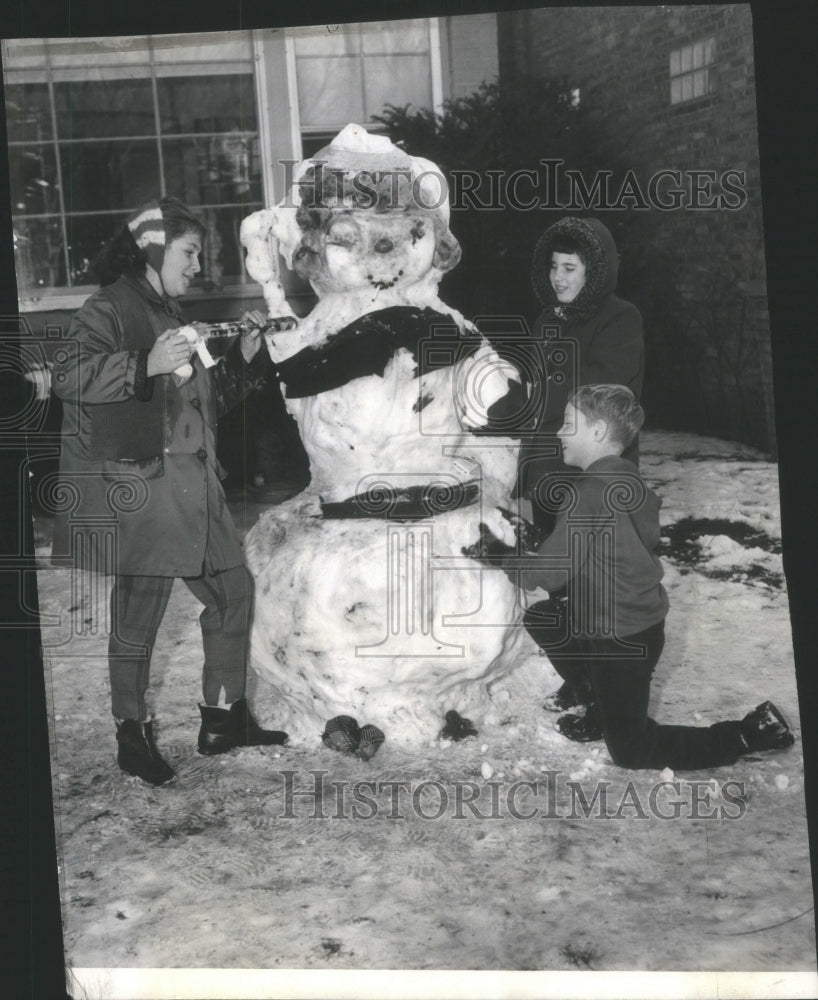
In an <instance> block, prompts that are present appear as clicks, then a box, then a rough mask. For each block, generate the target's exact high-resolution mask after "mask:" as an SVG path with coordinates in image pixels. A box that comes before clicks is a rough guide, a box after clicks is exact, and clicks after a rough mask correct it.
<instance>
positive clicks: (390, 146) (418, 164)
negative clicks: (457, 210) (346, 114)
mask: <svg viewBox="0 0 818 1000" xmlns="http://www.w3.org/2000/svg"><path fill="white" fill-rule="evenodd" d="M316 164H320V165H321V167H322V169H324V170H326V171H328V172H329V173H331V174H336V175H337V174H343V175H344V176H345V177H348V178H353V177H354V176H355V175H356V174H370V175H381V176H388V175H390V174H402V175H404V176H405V177H406V182H405V183H402V184H396V185H394V186H393V187H391V190H392V191H393V192H394V194H396V195H397V203H396V204H395V205H394V206H391V207H394V208H395V209H398V210H399V209H401V208H421V209H425V210H428V211H432V212H434V213H435V214H436V215H438V216H439V217H440V218H441V220H442V221H443V222H444V223H445V224H446V225H447V226H448V223H449V193H448V184H447V183H446V178H445V177H444V176H443V172H442V171H441V170H440V168H439V167H438V166H437V164H435V163H433V162H432V161H431V160H427V159H425V158H424V157H422V156H410V155H409V154H408V153H407V152H406V150H404V149H401V148H400V147H399V146H396V145H395V144H394V143H393V142H392V140H391V139H390V138H389V137H388V136H386V135H373V134H371V133H370V132H367V130H366V129H365V128H364V127H363V126H362V125H355V124H350V125H346V126H345V127H344V128H342V129H341V131H340V132H339V133H338V135H336V136H335V138H334V139H333V140H332V141H331V142H330V143H329V144H328V145H326V146H324V147H323V148H322V149H320V150H319V151H318V152H317V153H316V154H315V155H314V156H312V157H310V159H308V160H305V161H304V162H303V163H302V164H300V165H299V171H298V176H299V177H300V176H302V175H303V174H304V173H305V172H306V171H307V170H308V169H309V168H310V166H314V165H316ZM297 179H298V177H297V178H296V180H297Z"/></svg>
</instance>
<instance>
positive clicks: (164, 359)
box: [148, 330, 193, 378]
mask: <svg viewBox="0 0 818 1000" xmlns="http://www.w3.org/2000/svg"><path fill="white" fill-rule="evenodd" d="M192 353H193V345H192V344H191V343H190V341H189V340H188V339H187V337H186V336H185V335H184V334H183V333H179V332H178V331H176V330H165V332H164V333H160V334H159V336H158V337H157V338H156V342H155V343H154V345H153V347H152V348H151V350H150V354H148V378H150V377H151V376H152V375H169V374H170V373H171V372H175V371H176V369H177V368H179V367H180V366H181V365H183V364H184V363H185V362H186V361H189V360H190V355H191V354H192Z"/></svg>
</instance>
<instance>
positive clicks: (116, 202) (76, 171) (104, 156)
mask: <svg viewBox="0 0 818 1000" xmlns="http://www.w3.org/2000/svg"><path fill="white" fill-rule="evenodd" d="M60 162H61V164H62V171H63V184H64V185H65V208H66V211H68V212H82V211H92V212H93V211H101V210H106V209H110V210H113V211H121V210H123V209H132V208H138V207H139V205H141V204H142V203H143V202H146V201H149V200H150V199H151V198H156V197H158V195H159V154H158V151H157V148H156V141H155V140H152V139H143V140H136V139H128V140H124V141H119V142H113V141H109V142H94V143H77V144H72V145H69V146H61V147H60Z"/></svg>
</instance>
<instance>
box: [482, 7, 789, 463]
mask: <svg viewBox="0 0 818 1000" xmlns="http://www.w3.org/2000/svg"><path fill="white" fill-rule="evenodd" d="M710 37H712V38H715V43H716V65H715V70H714V72H715V78H716V84H715V91H714V92H713V93H711V94H710V95H708V96H705V97H701V98H698V99H696V100H693V101H689V102H684V103H680V104H676V105H671V103H670V53H671V51H672V50H674V49H678V48H680V47H682V46H685V45H690V44H692V43H694V42H696V41H699V40H702V39H705V38H710ZM498 47H499V57H500V79H501V81H503V80H510V79H512V78H513V77H514V76H515V75H520V74H532V75H540V76H557V77H565V78H566V79H567V80H568V81H569V82H570V85H571V86H572V87H577V88H579V90H580V101H581V107H582V110H583V112H584V113H586V114H588V115H590V116H591V117H592V118H593V120H594V121H595V123H596V124H597V125H598V128H599V132H600V136H602V137H604V141H603V148H606V149H609V150H610V151H611V153H612V154H613V155H614V157H615V158H616V160H617V161H618V163H619V164H622V163H624V164H626V166H627V167H628V168H630V169H632V170H633V171H634V174H635V175H636V177H637V179H638V181H639V184H640V188H642V190H643V191H644V189H645V188H646V186H647V185H648V182H649V180H650V178H651V177H652V176H653V175H655V174H656V172H657V171H661V170H678V171H681V172H682V177H683V184H682V187H683V188H685V189H686V197H687V198H688V199H689V198H690V197H691V183H692V180H691V175H690V172H691V171H697V170H698V171H701V170H706V171H715V172H716V183H715V185H713V186H712V188H711V189H710V190H711V191H712V193H713V194H715V195H718V194H719V193H720V192H721V191H722V190H723V188H722V187H721V178H722V176H723V174H724V172H725V171H731V170H735V171H742V172H743V174H744V180H743V184H742V183H740V182H738V183H737V186H739V187H741V188H743V190H744V191H746V202H745V203H744V204H743V205H742V206H741V207H740V208H737V209H735V210H730V209H728V208H725V207H723V206H722V207H721V208H718V207H709V208H701V209H698V210H693V209H691V208H682V209H679V210H672V211H661V210H659V209H656V208H654V207H651V208H650V209H649V210H648V211H645V212H641V213H638V214H639V216H640V217H639V218H638V219H637V220H635V221H634V223H633V224H632V225H629V226H627V227H625V228H626V231H627V233H628V236H627V242H626V244H625V245H623V246H620V250H621V252H622V282H621V287H622V290H623V291H624V292H626V293H627V295H628V297H630V298H632V299H633V300H634V301H635V302H636V303H637V305H639V306H640V308H641V309H642V311H643V313H644V315H645V319H646V337H647V341H648V344H647V347H648V358H649V363H650V369H649V371H648V377H647V385H646V390H645V403H646V408H647V409H648V413H649V417H650V419H651V423H652V424H653V425H654V426H657V425H664V426H669V427H671V426H672V427H678V428H687V429H692V430H697V431H701V432H704V433H710V434H714V435H717V436H722V437H728V438H735V439H739V440H742V441H745V442H747V443H751V444H755V445H757V446H759V447H761V448H763V449H765V450H767V451H769V452H772V453H774V452H775V433H774V426H773V409H772V368H771V362H770V346H769V336H770V334H769V320H768V315H767V309H766V297H765V284H764V281H765V272H764V251H763V229H762V216H761V190H760V176H759V164H758V141H757V126H756V109H755V89H754V74H753V38H752V19H751V14H750V8H749V6H748V5H747V6H745V5H742V6H733V5H729V6H721V5H720V6H695V7H625V8H623V7H599V8H588V7H570V8H551V9H540V10H528V11H518V12H505V13H502V14H499V15H498ZM543 155H544V156H548V155H550V154H549V151H548V150H547V149H544V150H543ZM566 166H569V164H566ZM601 166H603V167H604V164H601ZM588 180H590V178H589V179H588ZM702 183H704V184H705V185H709V181H708V180H707V179H704V180H703V181H702ZM728 183H729V181H728ZM710 200H711V199H709V198H706V197H705V198H703V199H701V201H702V204H705V205H706V204H707V203H708V201H710ZM738 200H739V199H738V198H737V197H736V198H733V197H732V196H730V197H728V198H727V203H728V204H736V203H737V202H738ZM629 211H630V213H631V214H634V213H633V210H632V209H631V210H629ZM566 214H568V213H566ZM574 214H577V213H574ZM589 214H599V215H600V217H601V218H603V219H604V220H605V221H610V220H611V218H612V217H613V216H614V213H602V212H599V213H594V212H591V213H589ZM614 221H617V220H616V219H615V220H614ZM620 221H621V220H620Z"/></svg>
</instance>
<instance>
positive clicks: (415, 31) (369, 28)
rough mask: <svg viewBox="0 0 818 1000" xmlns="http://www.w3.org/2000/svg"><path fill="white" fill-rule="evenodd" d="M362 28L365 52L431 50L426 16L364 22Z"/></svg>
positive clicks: (386, 52)
mask: <svg viewBox="0 0 818 1000" xmlns="http://www.w3.org/2000/svg"><path fill="white" fill-rule="evenodd" d="M362 28H363V46H364V52H365V53H373V54H375V53H380V54H388V53H395V52H428V51H429V22H428V21H427V20H426V19H425V18H422V17H416V18H414V19H413V20H410V21H391V22H385V23H383V22H382V23H372V24H364V25H362Z"/></svg>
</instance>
